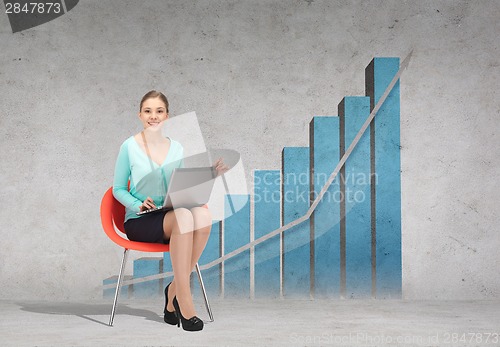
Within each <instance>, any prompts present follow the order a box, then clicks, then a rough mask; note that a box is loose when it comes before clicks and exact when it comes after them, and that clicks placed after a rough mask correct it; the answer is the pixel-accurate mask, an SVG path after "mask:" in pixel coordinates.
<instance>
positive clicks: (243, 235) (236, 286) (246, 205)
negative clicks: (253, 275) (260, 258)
mask: <svg viewBox="0 0 500 347" xmlns="http://www.w3.org/2000/svg"><path fill="white" fill-rule="evenodd" d="M229 199H232V203H231V201H229ZM231 206H242V208H241V209H240V210H238V211H236V213H234V214H231V209H232V208H231ZM224 215H225V216H228V217H226V219H225V220H224V230H223V233H224V254H227V253H229V252H231V251H234V250H235V249H238V248H240V247H241V246H244V245H246V244H248V243H249V242H250V199H249V196H248V195H226V197H225V203H224ZM224 297H236V298H244V297H250V250H246V251H244V252H242V253H240V254H238V255H236V256H234V257H232V258H229V259H228V260H226V261H225V262H224Z"/></svg>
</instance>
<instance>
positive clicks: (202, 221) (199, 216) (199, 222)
mask: <svg viewBox="0 0 500 347" xmlns="http://www.w3.org/2000/svg"><path fill="white" fill-rule="evenodd" d="M191 214H192V215H193V222H194V236H193V250H192V253H191V271H192V270H193V269H194V266H195V265H196V263H197V262H198V260H199V259H200V256H201V254H202V253H203V250H204V249H205V246H206V245H207V241H208V237H209V236H210V230H211V229H212V214H211V213H210V210H209V209H208V208H204V207H194V208H192V209H191Z"/></svg>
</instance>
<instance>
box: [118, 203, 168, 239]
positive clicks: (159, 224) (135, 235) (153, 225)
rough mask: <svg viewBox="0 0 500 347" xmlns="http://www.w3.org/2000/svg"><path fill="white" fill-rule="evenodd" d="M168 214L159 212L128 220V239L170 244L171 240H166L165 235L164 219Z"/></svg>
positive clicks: (126, 228) (126, 223)
mask: <svg viewBox="0 0 500 347" xmlns="http://www.w3.org/2000/svg"><path fill="white" fill-rule="evenodd" d="M166 213H167V211H158V212H154V213H149V214H146V215H143V216H141V217H139V218H131V219H129V220H127V221H126V222H125V224H124V226H125V232H126V234H127V237H128V239H129V240H130V241H139V242H149V243H165V244H168V243H169V241H170V240H165V239H164V234H163V218H164V217H165V214H166Z"/></svg>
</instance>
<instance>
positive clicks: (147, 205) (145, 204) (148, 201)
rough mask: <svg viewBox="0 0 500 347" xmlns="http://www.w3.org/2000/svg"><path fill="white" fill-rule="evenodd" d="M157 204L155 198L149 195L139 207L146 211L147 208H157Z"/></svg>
mask: <svg viewBox="0 0 500 347" xmlns="http://www.w3.org/2000/svg"><path fill="white" fill-rule="evenodd" d="M155 207H156V205H155V203H154V201H153V199H151V198H150V197H149V196H148V197H147V198H146V200H144V202H143V203H142V205H141V206H140V207H139V209H140V210H141V212H142V211H145V210H149V209H150V208H155Z"/></svg>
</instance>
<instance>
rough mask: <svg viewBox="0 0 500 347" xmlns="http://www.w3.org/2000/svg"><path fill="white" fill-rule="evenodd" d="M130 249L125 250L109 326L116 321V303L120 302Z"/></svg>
mask: <svg viewBox="0 0 500 347" xmlns="http://www.w3.org/2000/svg"><path fill="white" fill-rule="evenodd" d="M127 254H128V249H126V248H125V250H124V251H123V258H122V265H121V267H120V274H119V275H118V281H116V291H115V299H114V300H113V308H112V309H111V316H110V317H109V326H110V327H112V326H113V320H114V319H115V310H116V302H117V300H118V294H119V293H120V287H121V285H122V280H123V270H124V269H125V263H126V262H127Z"/></svg>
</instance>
